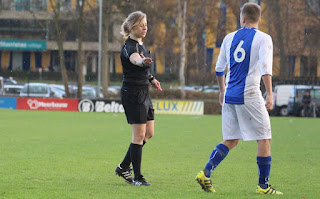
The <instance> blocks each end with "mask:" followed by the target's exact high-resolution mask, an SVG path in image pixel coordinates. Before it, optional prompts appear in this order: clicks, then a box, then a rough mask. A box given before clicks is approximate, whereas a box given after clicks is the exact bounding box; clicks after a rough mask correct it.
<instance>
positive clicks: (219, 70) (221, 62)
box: [215, 37, 228, 76]
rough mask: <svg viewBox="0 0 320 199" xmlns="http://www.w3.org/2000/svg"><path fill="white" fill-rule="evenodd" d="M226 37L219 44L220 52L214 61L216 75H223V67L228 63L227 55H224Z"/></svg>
mask: <svg viewBox="0 0 320 199" xmlns="http://www.w3.org/2000/svg"><path fill="white" fill-rule="evenodd" d="M225 43H226V37H225V38H224V39H223V42H222V44H221V49H220V53H219V56H218V60H217V63H216V68H215V69H216V75H217V76H223V75H224V69H225V67H226V65H227V63H228V60H227V56H226V44H225Z"/></svg>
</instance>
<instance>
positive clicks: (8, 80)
mask: <svg viewBox="0 0 320 199" xmlns="http://www.w3.org/2000/svg"><path fill="white" fill-rule="evenodd" d="M3 83H4V84H9V85H13V84H18V82H17V81H16V80H14V79H13V78H12V77H9V78H3Z"/></svg>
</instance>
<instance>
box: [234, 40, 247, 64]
mask: <svg viewBox="0 0 320 199" xmlns="http://www.w3.org/2000/svg"><path fill="white" fill-rule="evenodd" d="M243 43H244V41H243V40H241V41H240V42H239V44H238V46H237V48H236V50H235V51H234V53H233V57H234V60H235V61H236V62H238V63H240V62H242V61H243V60H244V58H245V57H246V51H245V50H244V49H243V48H241V46H242V44H243ZM238 53H241V57H240V58H238Z"/></svg>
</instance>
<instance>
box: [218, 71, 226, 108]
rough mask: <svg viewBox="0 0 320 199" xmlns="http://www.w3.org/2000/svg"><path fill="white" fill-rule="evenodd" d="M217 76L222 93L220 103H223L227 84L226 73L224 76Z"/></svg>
mask: <svg viewBox="0 0 320 199" xmlns="http://www.w3.org/2000/svg"><path fill="white" fill-rule="evenodd" d="M216 77H217V80H218V84H219V90H220V94H219V102H220V105H222V104H223V98H224V92H225V88H226V87H225V84H224V81H225V80H224V79H225V77H224V75H222V76H216Z"/></svg>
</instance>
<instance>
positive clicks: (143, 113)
mask: <svg viewBox="0 0 320 199" xmlns="http://www.w3.org/2000/svg"><path fill="white" fill-rule="evenodd" d="M121 103H122V105H123V107H124V112H125V114H126V117H127V121H128V123H129V124H145V123H147V121H150V120H154V109H153V106H152V101H151V97H150V94H149V88H144V89H131V88H122V89H121Z"/></svg>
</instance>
